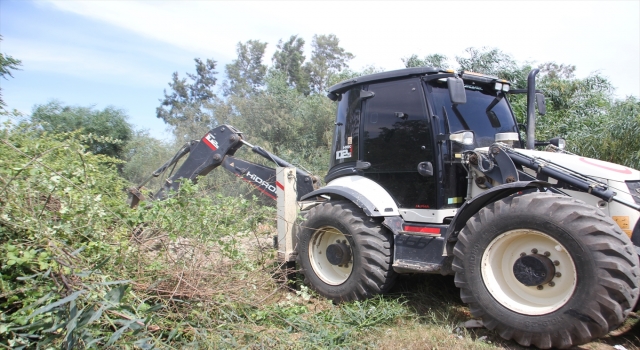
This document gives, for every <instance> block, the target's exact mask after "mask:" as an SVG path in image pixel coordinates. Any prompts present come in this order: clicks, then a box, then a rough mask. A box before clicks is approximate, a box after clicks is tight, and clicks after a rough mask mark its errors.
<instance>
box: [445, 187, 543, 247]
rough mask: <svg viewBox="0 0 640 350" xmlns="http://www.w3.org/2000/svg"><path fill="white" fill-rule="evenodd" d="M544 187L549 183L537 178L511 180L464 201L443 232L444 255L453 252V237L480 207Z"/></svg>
mask: <svg viewBox="0 0 640 350" xmlns="http://www.w3.org/2000/svg"><path fill="white" fill-rule="evenodd" d="M544 187H547V188H548V187H551V184H549V183H547V182H544V181H539V180H534V181H517V182H511V183H507V184H504V185H500V186H496V187H492V188H491V189H490V190H487V191H485V192H482V193H481V194H480V195H478V196H476V197H474V198H471V199H470V200H468V201H466V202H464V204H463V205H462V206H461V207H460V209H458V211H457V212H456V216H454V217H453V220H452V221H451V224H450V225H449V228H448V229H447V232H446V234H445V239H446V241H447V244H446V248H445V249H446V252H445V253H446V255H451V254H452V253H453V244H454V243H455V238H456V237H457V236H458V233H459V232H460V230H462V228H463V227H464V226H465V225H466V224H467V221H468V220H469V219H471V217H472V216H474V215H475V214H476V213H477V212H478V211H480V209H482V208H484V207H486V206H487V205H489V204H491V203H493V202H496V201H499V200H501V199H502V198H505V197H508V196H510V195H512V194H514V193H518V192H520V191H522V190H526V189H534V188H537V189H540V190H541V189H543V188H544Z"/></svg>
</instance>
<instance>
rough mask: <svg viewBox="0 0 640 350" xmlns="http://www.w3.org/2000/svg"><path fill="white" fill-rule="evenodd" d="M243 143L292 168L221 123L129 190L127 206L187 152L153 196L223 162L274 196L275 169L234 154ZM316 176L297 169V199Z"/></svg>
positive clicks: (161, 195) (161, 196)
mask: <svg viewBox="0 0 640 350" xmlns="http://www.w3.org/2000/svg"><path fill="white" fill-rule="evenodd" d="M242 145H246V146H249V147H251V150H252V151H253V152H254V153H256V154H259V155H260V156H262V157H264V158H265V159H267V160H269V161H271V162H274V163H275V164H276V165H277V166H281V167H293V165H291V164H290V163H288V162H287V161H285V160H283V159H281V158H279V157H277V156H276V155H274V154H272V153H270V152H268V151H266V150H265V149H263V148H262V147H260V146H253V145H251V144H249V143H248V142H246V141H244V140H243V138H242V132H240V131H238V130H237V129H236V128H234V127H233V126H231V125H220V126H218V127H216V128H213V129H211V130H209V132H207V133H206V134H205V135H204V137H202V139H201V140H200V141H196V140H194V141H191V142H189V143H187V144H185V145H184V146H183V147H182V148H181V149H180V150H179V151H178V152H177V153H176V154H175V155H174V156H173V157H172V158H171V159H170V160H169V161H167V162H166V163H165V164H163V165H162V166H161V167H160V168H158V169H157V170H156V171H154V172H153V173H152V174H151V175H150V176H149V177H148V178H147V179H145V180H144V181H143V182H142V183H141V184H140V185H138V186H136V187H134V188H130V189H129V193H130V195H129V205H130V206H131V207H132V208H133V207H135V206H136V205H138V203H139V202H140V200H144V196H143V195H142V193H141V192H140V189H141V188H142V186H144V185H145V184H146V183H147V182H149V180H151V179H152V178H154V177H158V176H160V175H161V174H163V173H164V172H165V171H166V170H167V169H169V168H170V167H174V168H175V167H176V165H177V163H178V161H179V160H180V159H181V158H182V157H184V156H185V155H187V154H189V157H187V159H186V160H185V161H184V163H182V165H181V166H180V167H179V168H178V170H177V171H176V172H175V173H173V169H172V174H171V175H170V176H169V177H168V178H167V180H166V181H165V182H164V184H163V185H162V188H161V189H160V190H159V191H158V192H157V193H156V194H155V195H154V196H153V199H160V200H161V199H164V198H166V196H167V194H168V193H169V192H170V191H177V190H178V189H179V188H180V183H181V181H182V180H184V179H188V180H191V181H192V182H194V183H195V182H196V181H197V178H198V176H205V175H207V174H208V173H209V172H210V171H211V170H213V169H215V168H217V167H219V166H220V165H222V167H223V168H224V169H226V170H227V171H229V172H231V173H233V174H234V175H236V176H238V177H240V178H242V179H243V180H244V181H246V182H248V183H249V184H251V185H252V186H254V187H255V188H256V189H258V190H259V191H260V193H261V194H263V195H265V196H266V197H269V198H271V199H274V200H275V199H277V195H276V186H279V184H278V183H277V181H276V170H275V169H274V168H270V167H266V166H263V165H260V164H256V163H252V162H249V161H246V160H242V159H239V158H237V157H234V156H233V155H234V154H235V153H236V151H237V150H238V149H239V148H240V147H242ZM316 182H317V180H316V178H315V177H314V176H312V175H311V174H309V173H307V172H305V171H303V170H300V169H296V190H297V196H296V197H297V198H298V199H299V198H300V197H301V196H303V195H305V194H307V193H309V192H311V191H313V189H314V184H315V183H316Z"/></svg>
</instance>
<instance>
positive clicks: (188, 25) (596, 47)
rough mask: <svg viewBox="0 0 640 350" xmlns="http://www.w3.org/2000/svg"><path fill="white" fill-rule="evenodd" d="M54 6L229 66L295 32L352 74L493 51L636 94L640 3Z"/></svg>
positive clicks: (638, 86) (134, 3) (115, 3)
mask: <svg viewBox="0 0 640 350" xmlns="http://www.w3.org/2000/svg"><path fill="white" fill-rule="evenodd" d="M52 3H53V5H55V7H57V8H58V9H61V10H65V11H70V12H73V13H76V14H79V15H82V16H86V17H90V18H93V19H97V20H100V21H104V22H107V23H110V24H112V25H115V26H118V27H121V28H126V29H127V30H131V31H133V32H135V33H137V34H139V35H142V36H145V37H148V38H152V39H154V40H159V41H162V42H166V43H169V44H171V45H174V46H176V47H177V48H180V49H182V50H188V51H189V52H191V53H192V54H194V55H201V56H206V57H215V58H216V59H217V60H218V61H222V62H229V61H230V60H231V59H233V57H234V56H235V45H236V43H237V42H238V41H246V40H249V39H259V40H262V41H267V42H269V44H270V45H269V47H268V50H267V59H270V57H271V55H272V53H273V52H274V50H275V45H276V43H277V41H278V40H279V39H281V38H284V39H286V38H288V37H289V36H290V35H292V34H299V35H300V36H301V37H303V38H304V39H305V40H306V41H307V43H310V41H311V37H312V35H313V34H329V33H334V34H336V35H337V36H338V38H340V39H341V43H342V45H343V47H345V48H347V49H348V50H349V51H351V52H352V53H354V54H355V55H356V59H355V60H354V61H353V64H352V66H353V67H354V68H356V69H358V68H361V67H363V66H367V65H374V66H377V67H383V68H385V69H396V68H401V67H402V62H401V61H400V58H402V57H407V56H409V55H411V54H414V53H415V54H419V55H426V54H429V53H436V52H437V53H444V54H447V55H449V56H450V57H453V56H455V55H461V54H463V50H464V49H465V48H467V47H472V46H473V47H482V46H489V47H497V48H500V49H501V50H503V51H504V52H506V53H509V54H512V55H513V56H514V58H516V59H518V60H520V61H525V60H530V61H531V60H535V61H537V62H545V61H556V62H558V63H568V64H574V65H576V66H578V73H579V74H580V75H582V76H585V75H587V74H589V73H590V72H593V71H596V70H599V71H601V72H602V73H603V74H605V75H608V76H609V77H610V78H611V79H612V80H613V82H614V85H616V86H618V87H619V88H620V90H623V91H624V93H623V94H629V93H633V94H635V95H640V91H639V90H640V82H639V81H640V72H639V68H638V67H639V66H640V27H639V26H640V5H639V4H640V3H639V2H629V1H623V2H615V1H606V2H604V1H602V2H575V1H569V2H561V1H554V2H525V1H512V2H505V1H493V2H491V1H472V2H470V1H448V2H444V1H442V2H438V1H422V2H375V1H367V2H364V1H357V2H347V1H342V2H319V1H312V2H291V1H287V2H275V1H259V2H255V1H240V2H221V1H162V2H149V1H144V2H141V1H84V2H74V1H53V2H52ZM308 51H310V49H309V48H308ZM622 71H624V73H622ZM621 92H622V91H621Z"/></svg>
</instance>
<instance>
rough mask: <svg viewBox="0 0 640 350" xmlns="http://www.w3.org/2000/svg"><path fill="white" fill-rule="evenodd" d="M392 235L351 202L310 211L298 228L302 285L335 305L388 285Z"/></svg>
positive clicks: (391, 276) (392, 275)
mask: <svg viewBox="0 0 640 350" xmlns="http://www.w3.org/2000/svg"><path fill="white" fill-rule="evenodd" d="M392 242H393V240H392V234H391V233H390V232H389V231H388V230H387V229H386V228H385V227H383V226H382V225H381V224H380V222H379V221H377V220H375V219H373V218H369V217H367V216H366V215H365V214H364V213H363V212H362V209H360V208H358V207H357V206H356V205H355V204H353V203H351V202H346V201H345V202H329V203H324V204H321V205H318V206H316V207H314V208H312V209H311V210H310V211H309V213H308V214H307V215H306V217H305V220H304V221H303V222H302V223H301V224H300V226H299V228H298V249H297V251H298V258H297V259H298V264H299V265H300V269H301V272H302V274H304V282H305V284H307V285H308V286H309V287H311V289H313V290H314V291H316V292H317V293H318V294H320V295H322V296H324V297H326V298H328V299H331V300H333V301H334V302H342V301H352V300H362V299H366V298H370V297H372V296H374V295H376V294H379V293H384V292H385V291H387V290H389V288H391V286H392V285H393V282H394V281H395V278H396V273H395V272H394V271H393V268H392V266H391V265H392V263H393V256H392V254H393V247H392Z"/></svg>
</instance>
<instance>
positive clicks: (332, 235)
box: [309, 226, 353, 286]
mask: <svg viewBox="0 0 640 350" xmlns="http://www.w3.org/2000/svg"><path fill="white" fill-rule="evenodd" d="M339 242H342V243H344V244H346V245H347V246H348V247H350V244H349V240H347V237H346V236H345V235H344V234H342V232H340V230H338V229H336V228H335V227H331V226H324V227H321V228H319V229H317V230H316V232H315V233H314V234H313V236H312V237H311V240H310V241H309V261H310V262H311V267H312V268H313V271H314V272H315V274H316V276H318V277H319V278H320V279H321V280H322V281H323V282H324V283H326V284H329V285H332V286H337V285H339V284H342V283H344V282H345V281H346V280H347V279H348V278H349V276H350V275H351V271H353V258H351V260H350V261H349V262H348V263H347V264H344V265H333V264H331V263H330V262H329V260H328V259H327V255H326V251H327V247H328V246H329V245H331V244H334V243H339Z"/></svg>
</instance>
